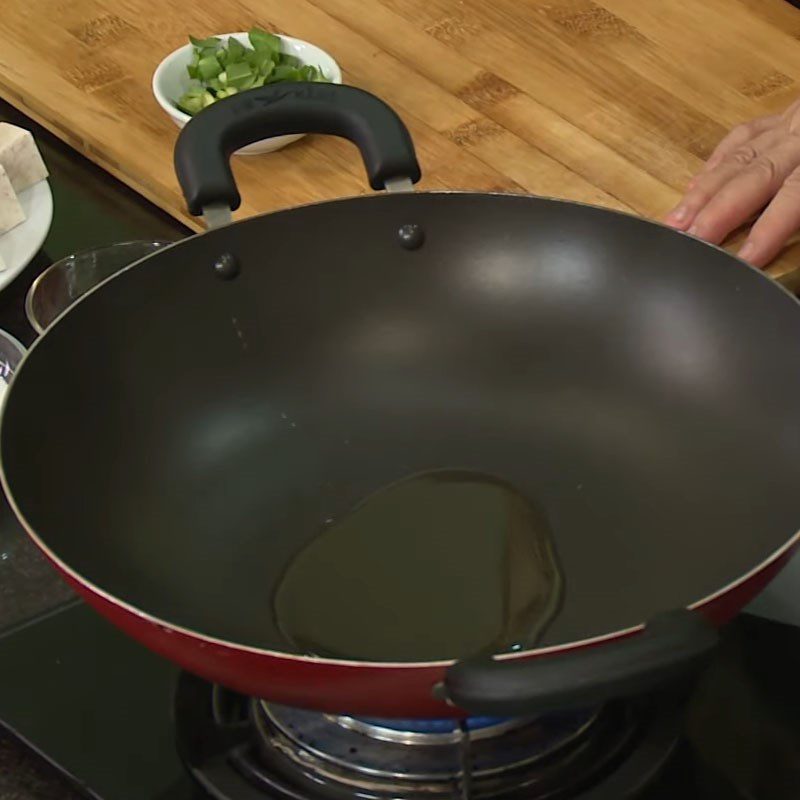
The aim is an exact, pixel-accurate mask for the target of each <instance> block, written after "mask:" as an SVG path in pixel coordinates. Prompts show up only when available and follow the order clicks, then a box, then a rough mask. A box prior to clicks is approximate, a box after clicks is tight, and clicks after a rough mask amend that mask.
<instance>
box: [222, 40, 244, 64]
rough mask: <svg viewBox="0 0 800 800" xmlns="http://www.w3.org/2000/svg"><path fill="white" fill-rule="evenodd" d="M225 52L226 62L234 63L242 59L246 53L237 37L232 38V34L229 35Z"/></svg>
mask: <svg viewBox="0 0 800 800" xmlns="http://www.w3.org/2000/svg"><path fill="white" fill-rule="evenodd" d="M226 52H227V54H228V55H227V58H228V64H236V63H238V62H239V61H243V60H244V58H245V56H246V54H247V48H246V47H245V46H244V45H243V44H242V43H241V42H240V41H239V40H238V39H234V38H233V36H229V37H228V48H227V51H226Z"/></svg>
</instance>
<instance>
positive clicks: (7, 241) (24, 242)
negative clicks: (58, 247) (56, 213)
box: [0, 181, 53, 289]
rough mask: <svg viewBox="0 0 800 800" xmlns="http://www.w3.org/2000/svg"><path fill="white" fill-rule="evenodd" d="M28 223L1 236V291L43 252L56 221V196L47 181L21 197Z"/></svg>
mask: <svg viewBox="0 0 800 800" xmlns="http://www.w3.org/2000/svg"><path fill="white" fill-rule="evenodd" d="M19 202H20V205H21V206H22V210H23V211H24V212H25V222H22V223H20V224H19V225H17V227H16V228H12V229H11V230H10V231H8V232H7V233H4V234H2V235H0V256H2V258H3V261H4V262H5V265H6V268H5V269H4V270H0V289H4V288H5V287H6V286H8V284H9V283H11V281H13V280H14V278H16V277H17V275H19V273H20V272H22V270H23V269H25V267H27V266H28V264H29V263H30V262H31V259H32V258H33V257H34V256H35V255H36V254H37V253H38V252H39V250H41V248H42V244H44V240H45V237H46V236H47V233H48V231H49V230H50V223H51V222H52V221H53V193H52V192H51V191H50V184H49V183H48V182H47V181H39V183H35V184H34V185H33V186H31V187H29V188H27V189H26V190H25V191H24V192H21V193H20V194H19Z"/></svg>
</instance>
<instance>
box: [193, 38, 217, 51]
mask: <svg viewBox="0 0 800 800" xmlns="http://www.w3.org/2000/svg"><path fill="white" fill-rule="evenodd" d="M189 41H190V42H191V43H192V44H193V45H194V46H195V47H197V48H199V49H200V50H202V49H204V48H206V47H213V48H215V49H216V47H217V45H219V43H220V40H219V37H217V36H209V37H208V39H196V38H195V37H194V36H189Z"/></svg>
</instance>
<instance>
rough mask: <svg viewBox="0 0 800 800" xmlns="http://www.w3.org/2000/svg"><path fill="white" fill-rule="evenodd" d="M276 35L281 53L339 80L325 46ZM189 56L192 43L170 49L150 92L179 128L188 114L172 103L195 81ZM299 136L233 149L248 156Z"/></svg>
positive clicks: (241, 36)
mask: <svg viewBox="0 0 800 800" xmlns="http://www.w3.org/2000/svg"><path fill="white" fill-rule="evenodd" d="M215 35H216V36H219V38H220V39H227V38H228V37H229V36H233V38H234V39H238V41H240V42H241V43H242V44H244V45H246V46H247V47H251V45H250V40H249V39H248V38H247V34H246V33H219V34H215ZM278 38H279V39H280V40H281V49H282V50H283V52H284V53H288V54H289V55H292V56H295V58H298V59H300V61H301V62H302V63H303V64H311V65H312V66H315V67H319V68H320V69H321V70H322V74H323V75H324V76H325V77H326V78H327V79H328V80H329V81H331V83H341V82H342V71H341V70H340V69H339V65H338V64H337V63H336V62H335V61H334V60H333V58H332V57H331V56H330V55H328V53H326V52H325V51H324V50H321V49H320V48H319V47H317V46H316V45H313V44H311V43H310V42H304V41H303V40H302V39H294V38H293V37H291V36H282V35H279V37H278ZM191 59H192V45H191V44H187V45H185V46H184V47H180V48H178V49H177V50H173V51H172V52H171V53H170V54H169V55H168V56H167V57H166V58H165V59H164V60H163V61H162V62H161V63H160V64H159V65H158V66H157V67H156V71H155V72H154V73H153V94H154V95H155V98H156V100H157V101H158V104H159V105H160V106H161V108H163V109H164V111H166V112H167V114H169V116H170V119H172V121H173V122H174V123H175V124H176V125H177V126H178V127H179V128H182V127H183V126H184V125H185V124H186V123H187V122H188V121H189V120H190V119H191V117H190V116H189V115H188V114H185V113H184V112H183V111H181V110H180V109H179V108H178V107H177V105H175V103H176V102H177V100H178V98H179V97H180V96H181V95H182V94H183V93H184V92H186V91H187V90H188V89H189V88H190V87H191V86H196V85H197V82H196V81H193V80H192V79H191V78H190V77H189V74H188V73H187V72H186V66H187V65H188V64H189V62H190V61H191ZM302 137H303V134H293V135H291V136H275V137H273V138H271V139H263V140H262V141H260V142H254V143H253V144H249V145H247V147H243V148H242V149H241V150H237V151H236V152H237V154H239V155H248V156H250V155H256V154H258V153H270V152H272V151H273V150H279V149H280V148H281V147H285V146H286V145H287V144H290V143H291V142H295V141H297V140H298V139H301V138H302Z"/></svg>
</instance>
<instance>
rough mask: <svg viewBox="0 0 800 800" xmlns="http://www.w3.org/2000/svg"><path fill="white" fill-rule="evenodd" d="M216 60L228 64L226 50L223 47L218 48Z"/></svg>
mask: <svg viewBox="0 0 800 800" xmlns="http://www.w3.org/2000/svg"><path fill="white" fill-rule="evenodd" d="M216 58H217V61H219V63H220V64H221V65H222V66H223V67H226V66H227V65H228V59H229V58H230V56H229V54H228V51H227V50H226V49H225V48H224V47H223V48H222V49H221V50H219V51H218V52H217V54H216Z"/></svg>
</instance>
